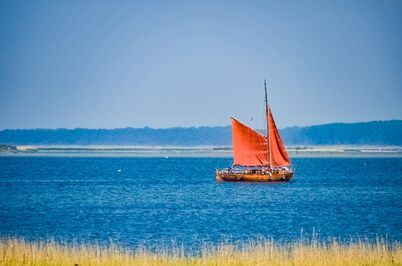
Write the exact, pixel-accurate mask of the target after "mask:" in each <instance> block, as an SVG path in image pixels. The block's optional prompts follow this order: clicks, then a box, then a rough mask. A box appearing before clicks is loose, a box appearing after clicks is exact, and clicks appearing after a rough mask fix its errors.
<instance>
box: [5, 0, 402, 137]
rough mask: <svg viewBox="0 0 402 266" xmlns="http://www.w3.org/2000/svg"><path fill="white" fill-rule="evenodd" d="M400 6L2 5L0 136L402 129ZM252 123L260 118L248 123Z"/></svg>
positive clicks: (367, 3) (246, 3)
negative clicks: (38, 131) (362, 125)
mask: <svg viewBox="0 0 402 266" xmlns="http://www.w3.org/2000/svg"><path fill="white" fill-rule="evenodd" d="M401 25H402V1H390V0H389V1H388V0H387V1H1V2H0V36H1V42H0V129H5V128H59V127H65V128H75V127H87V128H115V127H128V126H132V127H143V126H150V127H156V128H161V127H162V128H164V127H173V126H202V125H205V126H216V125H229V123H230V116H235V117H237V118H238V119H240V120H242V121H244V122H245V123H247V124H250V125H251V126H254V127H257V128H264V119H263V115H264V112H263V104H264V103H263V97H264V91H263V80H264V78H266V79H267V80H268V95H269V101H270V103H271V106H272V110H273V113H274V116H275V118H276V120H277V121H276V122H277V124H278V126H279V127H281V128H282V127H286V126H293V125H300V126H303V125H312V124H322V123H330V122H357V121H370V120H389V119H402V107H401V106H402V104H401V102H402V49H401V47H402V26H401ZM251 118H253V119H251Z"/></svg>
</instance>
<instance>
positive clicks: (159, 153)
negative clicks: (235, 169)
mask: <svg viewBox="0 0 402 266" xmlns="http://www.w3.org/2000/svg"><path fill="white" fill-rule="evenodd" d="M286 149H287V151H288V154H289V156H290V157H292V158H303V157H402V146H372V145H365V146H355V145H336V146H330V145H326V146H305V145H300V146H288V147H287V148H286ZM0 156H66V157H221V158H230V157H232V147H230V146H117V145H45V146H39V145H21V146H12V145H3V146H2V149H1V150H0Z"/></svg>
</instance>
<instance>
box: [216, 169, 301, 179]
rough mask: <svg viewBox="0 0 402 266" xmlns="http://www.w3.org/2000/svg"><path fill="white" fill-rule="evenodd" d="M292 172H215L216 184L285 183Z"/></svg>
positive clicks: (291, 175) (290, 177)
mask: <svg viewBox="0 0 402 266" xmlns="http://www.w3.org/2000/svg"><path fill="white" fill-rule="evenodd" d="M293 174H294V172H293V171H287V170H281V171H275V172H271V173H247V172H239V173H233V172H224V171H222V172H220V171H216V181H217V182H225V181H228V182H285V181H290V180H291V179H292V177H293Z"/></svg>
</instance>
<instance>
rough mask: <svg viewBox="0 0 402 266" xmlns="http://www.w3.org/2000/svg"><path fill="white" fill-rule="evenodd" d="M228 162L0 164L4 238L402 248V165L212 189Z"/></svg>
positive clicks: (338, 162) (303, 161)
mask: <svg viewBox="0 0 402 266" xmlns="http://www.w3.org/2000/svg"><path fill="white" fill-rule="evenodd" d="M231 163H232V159H231V158H179V157H176V158H165V157H161V158H135V157H134V158H133V157H107V156H106V157H91V156H85V157H80V156H68V157H63V156H56V157H55V156H36V157H34V156H26V157H24V156H9V157H8V156H2V157H0V238H10V237H11V238H21V239H25V240H28V241H48V240H53V241H62V242H67V243H97V244H100V245H109V244H113V245H115V244H117V245H120V246H124V247H130V248H138V247H143V246H147V247H160V246H164V247H166V246H171V245H174V246H176V245H177V246H184V247H186V248H187V247H188V248H194V249H196V248H198V247H200V246H201V245H216V244H220V243H222V242H224V243H225V242H226V243H227V242H231V243H239V242H247V241H258V240H261V239H271V240H274V241H277V242H285V243H287V242H292V241H297V240H300V239H303V238H309V237H315V238H319V239H320V240H323V241H327V240H329V239H334V238H335V239H337V240H338V241H341V242H342V241H350V240H353V241H355V240H359V239H361V240H367V239H368V240H369V241H371V240H373V241H374V240H375V239H378V238H381V239H384V240H385V241H388V242H400V241H402V158H382V157H380V158H373V157H369V158H363V157H362V158H358V157H351V158H347V157H345V158H328V157H326V158H294V159H293V165H294V168H295V170H296V174H295V176H294V178H293V179H292V180H291V181H290V182H284V183H228V182H227V183H216V181H215V169H216V168H224V167H228V166H230V165H231Z"/></svg>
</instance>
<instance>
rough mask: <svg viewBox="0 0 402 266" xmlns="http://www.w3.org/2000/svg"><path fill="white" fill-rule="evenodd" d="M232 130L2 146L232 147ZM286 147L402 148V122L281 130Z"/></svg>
mask: <svg viewBox="0 0 402 266" xmlns="http://www.w3.org/2000/svg"><path fill="white" fill-rule="evenodd" d="M231 134H232V132H231V127H230V126H226V127H189V128H180V127H176V128H164V129H153V128H149V127H145V128H118V129H83V128H76V129H6V130H2V131H0V144H9V145H36V146H44V145H46V146H47V145H57V146H60V145H107V146H127V145H128V146H231V145H232V135H231ZM280 134H281V137H282V139H283V142H284V143H285V145H288V146H312V145H313V146H314V145H324V146H325V145H358V146H361V145H376V146H378V145H380V146H402V120H391V121H373V122H364V123H333V124H325V125H316V126H307V127H287V128H284V129H282V130H280Z"/></svg>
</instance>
